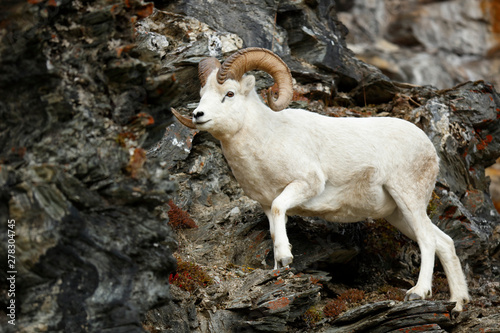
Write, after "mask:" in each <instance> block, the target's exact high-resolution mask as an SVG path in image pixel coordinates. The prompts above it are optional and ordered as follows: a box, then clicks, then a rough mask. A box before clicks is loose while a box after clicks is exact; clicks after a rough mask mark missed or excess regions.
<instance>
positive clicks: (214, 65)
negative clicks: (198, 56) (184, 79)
mask: <svg viewBox="0 0 500 333" xmlns="http://www.w3.org/2000/svg"><path fill="white" fill-rule="evenodd" d="M219 68H220V62H219V60H217V59H216V58H214V57H210V58H205V59H203V60H201V61H200V63H199V64H198V77H199V78H200V82H201V86H202V87H204V86H205V84H206V83H207V78H208V76H209V75H210V73H212V71H213V70H214V69H219Z"/></svg>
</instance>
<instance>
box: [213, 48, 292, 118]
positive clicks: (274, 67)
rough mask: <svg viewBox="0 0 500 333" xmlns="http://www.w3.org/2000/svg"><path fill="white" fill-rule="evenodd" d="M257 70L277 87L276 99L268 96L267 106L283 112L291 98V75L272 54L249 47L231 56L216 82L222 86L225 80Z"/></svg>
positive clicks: (236, 78) (223, 65)
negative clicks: (272, 80) (268, 75)
mask: <svg viewBox="0 0 500 333" xmlns="http://www.w3.org/2000/svg"><path fill="white" fill-rule="evenodd" d="M254 69H259V70H262V71H264V72H266V73H268V74H270V75H271V76H272V77H273V79H274V82H275V83H276V84H277V85H278V99H277V100H275V99H274V98H272V97H271V95H268V101H267V102H268V104H269V107H270V108H271V109H273V110H274V111H280V110H283V109H284V108H286V107H287V106H288V104H289V103H290V101H291V100H292V96H293V84H292V74H291V73H290V69H289V68H288V66H287V65H286V64H285V62H284V61H283V60H281V58H280V57H278V56H277V55H276V54H274V53H273V52H271V51H269V50H266V49H262V48H259V47H249V48H246V49H243V50H239V51H238V52H236V53H234V54H233V55H231V56H230V57H229V58H227V59H226V61H224V63H223V64H222V66H221V68H220V69H219V72H218V73H217V81H218V82H219V83H220V84H222V83H224V81H226V80H227V79H233V80H238V81H239V80H240V79H241V77H242V76H243V74H245V73H246V72H248V71H251V70H254Z"/></svg>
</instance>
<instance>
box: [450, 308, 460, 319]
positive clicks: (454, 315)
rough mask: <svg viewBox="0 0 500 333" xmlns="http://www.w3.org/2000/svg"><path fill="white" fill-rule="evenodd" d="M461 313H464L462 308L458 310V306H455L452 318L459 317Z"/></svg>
mask: <svg viewBox="0 0 500 333" xmlns="http://www.w3.org/2000/svg"><path fill="white" fill-rule="evenodd" d="M460 313H462V310H458V309H457V308H456V307H454V308H453V309H452V310H451V319H457V318H458V316H459V315H460Z"/></svg>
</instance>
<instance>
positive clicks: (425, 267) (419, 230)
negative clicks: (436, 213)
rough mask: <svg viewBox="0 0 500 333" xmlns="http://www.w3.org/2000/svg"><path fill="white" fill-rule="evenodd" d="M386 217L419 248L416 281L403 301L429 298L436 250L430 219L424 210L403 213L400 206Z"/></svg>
mask: <svg viewBox="0 0 500 333" xmlns="http://www.w3.org/2000/svg"><path fill="white" fill-rule="evenodd" d="M386 219H387V221H388V222H389V223H390V224H392V225H393V226H395V227H396V228H397V229H399V230H400V231H401V232H402V233H403V234H405V235H406V236H408V237H409V238H411V239H412V240H414V241H416V242H417V243H418V246H419V248H420V254H421V263H420V273H419V276H418V281H417V284H416V285H415V286H414V287H413V288H411V289H410V290H408V292H407V293H406V296H405V301H412V300H417V299H426V298H429V297H430V296H432V272H433V268H434V259H435V252H436V237H435V232H434V227H433V224H432V222H431V220H430V219H429V217H428V216H427V214H426V213H425V212H424V213H420V214H418V213H417V214H409V212H408V213H407V214H404V213H402V211H401V209H400V208H398V209H396V211H395V212H394V213H393V214H392V215H390V216H388V217H387V218H386ZM409 221H410V222H409Z"/></svg>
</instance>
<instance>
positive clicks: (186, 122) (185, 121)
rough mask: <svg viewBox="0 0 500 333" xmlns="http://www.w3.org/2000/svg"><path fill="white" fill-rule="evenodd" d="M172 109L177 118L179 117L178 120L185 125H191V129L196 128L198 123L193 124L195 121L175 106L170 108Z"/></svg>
mask: <svg viewBox="0 0 500 333" xmlns="http://www.w3.org/2000/svg"><path fill="white" fill-rule="evenodd" d="M170 110H171V111H172V113H173V114H174V116H175V118H177V120H178V121H179V122H180V123H181V124H182V125H184V126H186V127H189V128H191V129H196V125H195V124H193V121H192V120H191V119H189V118H187V117H184V116H183V115H181V114H180V113H179V112H177V110H176V109H174V108H170Z"/></svg>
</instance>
